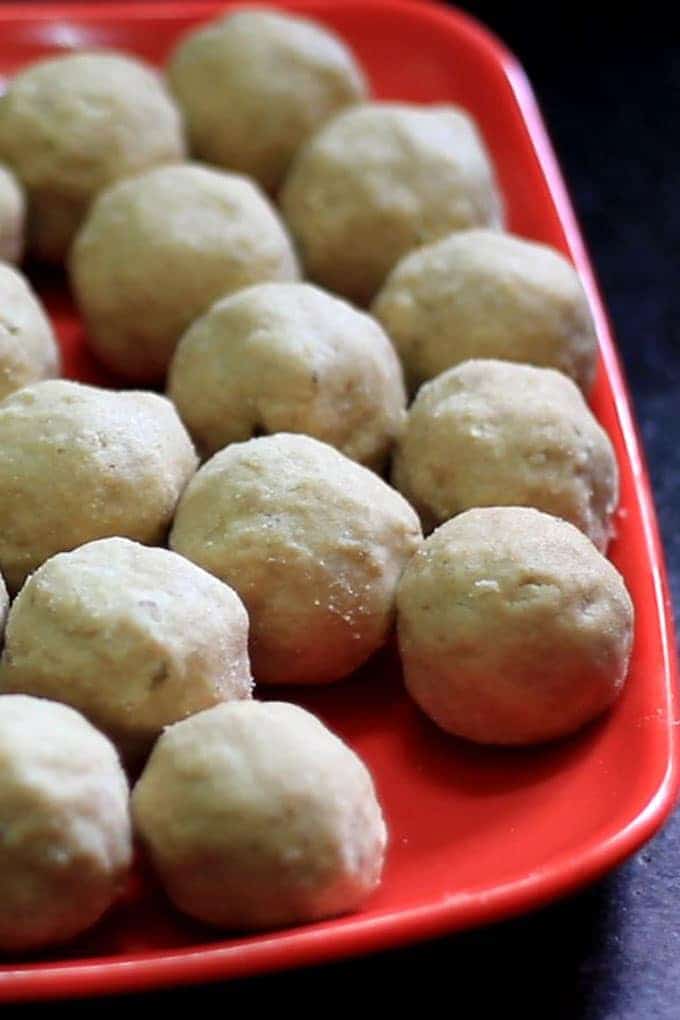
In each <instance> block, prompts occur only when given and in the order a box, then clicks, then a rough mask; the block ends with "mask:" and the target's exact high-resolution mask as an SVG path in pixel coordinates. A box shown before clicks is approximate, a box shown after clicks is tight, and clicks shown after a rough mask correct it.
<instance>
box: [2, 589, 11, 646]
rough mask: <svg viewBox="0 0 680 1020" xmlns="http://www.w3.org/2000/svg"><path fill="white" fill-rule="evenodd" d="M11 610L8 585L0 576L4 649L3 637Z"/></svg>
mask: <svg viewBox="0 0 680 1020" xmlns="http://www.w3.org/2000/svg"><path fill="white" fill-rule="evenodd" d="M8 610H9V595H8V594H7V585H6V584H5V580H4V578H3V576H2V574H0V648H2V641H3V636H4V633H5V623H6V621H7V612H8Z"/></svg>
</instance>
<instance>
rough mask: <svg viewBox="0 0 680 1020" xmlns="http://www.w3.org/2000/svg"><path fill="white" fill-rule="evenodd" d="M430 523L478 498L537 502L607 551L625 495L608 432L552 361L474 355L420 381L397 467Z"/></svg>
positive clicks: (488, 502)
mask: <svg viewBox="0 0 680 1020" xmlns="http://www.w3.org/2000/svg"><path fill="white" fill-rule="evenodd" d="M392 480H393V483H394V485H396V487H397V488H398V489H399V491H400V492H402V493H403V494H404V495H405V496H406V498H407V499H408V500H409V501H410V502H411V503H412V504H413V506H415V507H416V509H417V510H418V511H419V513H420V515H421V519H422V521H423V525H424V527H425V530H426V531H430V530H431V529H432V528H433V527H436V525H438V524H441V523H442V522H443V521H446V520H448V519H449V518H450V517H454V516H455V515H456V514H458V513H461V511H463V510H469V509H470V508H471V507H475V506H533V507H536V508H537V509H538V510H544V511H545V512H546V513H550V514H554V515H555V516H556V517H563V518H564V519H565V520H568V521H571V523H572V524H575V525H576V526H577V527H578V528H580V529H581V531H583V532H585V534H586V535H588V537H589V538H590V539H592V541H593V542H594V543H595V545H596V546H597V547H598V548H599V549H602V550H604V549H605V548H606V546H607V543H608V541H609V538H610V537H611V532H612V515H613V513H614V511H615V509H616V507H617V504H618V499H619V481H618V467H617V463H616V457H615V454H614V450H613V448H612V444H611V442H610V441H609V437H608V436H607V433H606V432H605V431H604V429H603V428H602V427H601V426H600V425H599V424H598V422H597V421H596V420H595V418H594V416H593V414H592V412H591V411H590V409H589V407H588V405H587V404H586V402H585V400H584V399H583V395H582V393H581V391H580V390H579V389H578V387H577V386H576V385H575V383H573V382H572V381H571V379H568V378H567V377H566V376H565V375H562V373H561V372H556V371H555V370H554V369H552V368H534V367H533V366H531V365H515V364H513V363H512V362H509V361H494V360H479V361H466V362H464V363H463V364H462V365H457V366H456V367H455V368H450V369H449V370H448V371H447V372H443V373H442V374H441V375H439V376H437V378H436V379H433V380H432V381H431V382H429V383H425V385H424V386H422V387H421V389H420V391H419V393H418V396H417V397H416V399H415V401H414V402H413V404H412V405H411V409H410V411H409V416H408V422H407V425H406V429H405V431H404V435H403V437H402V440H401V442H400V443H399V444H398V446H397V449H396V453H395V457H394V461H393V467H392Z"/></svg>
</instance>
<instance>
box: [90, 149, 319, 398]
mask: <svg viewBox="0 0 680 1020" xmlns="http://www.w3.org/2000/svg"><path fill="white" fill-rule="evenodd" d="M70 271H71V281H72V285H73V288H74V292H75V296H76V299H77V302H78V304H79V306H80V310H81V312H82V314H83V315H84V317H85V321H86V324H87V328H88V339H89V342H90V345H91V347H92V349H93V350H94V351H95V353H96V354H97V355H98V357H99V358H100V359H101V361H102V362H103V363H104V364H105V365H106V366H107V367H108V368H109V369H112V370H113V371H115V372H119V373H120V374H122V375H125V376H128V377H129V378H131V379H138V380H153V379H159V378H161V377H162V376H163V375H164V374H165V372H166V370H167V367H168V364H169V362H170V359H171V357H172V354H173V352H174V349H175V346H176V344H177V341H178V340H179V338H180V336H181V335H182V333H183V332H184V331H185V330H186V328H187V327H188V326H189V324H190V323H191V322H193V321H194V319H196V318H197V317H198V316H199V315H201V314H202V313H203V312H205V311H206V310H207V309H208V308H209V307H210V305H211V304H213V302H215V301H216V300H217V299H218V298H220V297H223V296H224V295H226V294H230V293H231V292H232V291H235V290H239V289H240V288H241V287H247V286H249V285H250V284H254V283H260V282H263V281H265V280H296V279H297V278H298V276H299V271H298V267H297V262H296V259H295V255H294V253H293V249H292V247H291V244H290V241H289V239H288V236H287V234H286V232H285V229H284V227H283V226H282V224H281V222H280V220H279V219H278V217H277V215H276V213H275V211H274V209H273V208H272V207H271V206H270V204H269V202H268V201H267V199H266V198H265V197H264V195H262V194H261V192H260V191H259V189H258V188H257V187H256V186H255V185H254V184H253V183H251V182H250V181H249V180H246V178H245V177H239V176H237V175H236V174H226V173H222V172H221V171H218V170H209V169H208V168H207V167H201V166H196V165H192V164H186V165H184V166H170V167H160V168H157V169H155V170H151V171H149V172H148V173H145V174H140V175H139V176H137V177H134V178H132V179H130V180H127V181H121V182H120V183H118V184H116V185H114V186H113V187H111V188H109V189H108V190H107V191H105V192H103V194H101V195H100V197H99V198H98V199H97V201H96V202H95V203H94V205H93V206H92V209H91V211H90V213H89V216H88V217H87V219H86V221H85V223H84V225H83V227H82V229H81V230H80V232H79V234H78V236H77V238H76V241H75V244H74V245H73V249H72V252H71V260H70Z"/></svg>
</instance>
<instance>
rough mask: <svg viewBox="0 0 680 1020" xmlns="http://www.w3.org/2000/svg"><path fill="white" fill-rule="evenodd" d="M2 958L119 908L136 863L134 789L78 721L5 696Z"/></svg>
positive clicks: (33, 701) (0, 706) (0, 737)
mask: <svg viewBox="0 0 680 1020" xmlns="http://www.w3.org/2000/svg"><path fill="white" fill-rule="evenodd" d="M0 763H1V767H0V832H1V833H2V839H1V840H0V950H1V951H3V952H6V953H7V952H9V953H19V952H25V951H27V950H34V949H41V948H43V947H45V946H49V945H52V944H57V943H61V942H65V941H66V940H67V939H70V938H73V937H74V936H75V935H78V934H80V932H82V931H85V930H86V929H87V928H89V927H90V926H91V925H93V924H94V923H95V922H96V921H98V920H99V918H100V917H101V916H102V914H103V913H104V912H105V911H106V910H108V908H109V907H110V906H111V905H112V904H113V903H114V902H115V900H116V899H117V897H118V896H119V894H120V892H121V891H122V888H123V886H124V884H125V881H126V877H127V872H128V869H129V866H130V862H131V858H132V831H131V829H132V827H131V824H130V817H129V796H128V785H127V780H126V778H125V774H124V772H123V770H122V768H121V766H120V763H119V761H118V756H117V754H116V751H115V749H114V747H113V745H112V744H111V743H110V742H109V741H108V740H107V739H106V737H105V736H104V735H103V734H101V733H99V732H98V730H96V729H95V728H94V727H93V726H91V725H90V723H88V722H87V721H86V720H85V719H84V718H83V717H82V716H81V715H79V714H78V712H74V710H73V709H72V708H67V707H66V706H65V705H58V704H55V703H54V702H51V701H43V700H42V699H39V698H27V697H24V696H23V695H20V694H15V695H4V696H3V697H0Z"/></svg>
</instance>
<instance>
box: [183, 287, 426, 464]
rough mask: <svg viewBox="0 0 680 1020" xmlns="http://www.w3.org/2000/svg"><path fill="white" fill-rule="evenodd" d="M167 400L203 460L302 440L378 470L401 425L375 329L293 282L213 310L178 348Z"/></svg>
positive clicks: (391, 371) (401, 409)
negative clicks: (280, 440)
mask: <svg viewBox="0 0 680 1020" xmlns="http://www.w3.org/2000/svg"><path fill="white" fill-rule="evenodd" d="M168 393H169V396H170V397H171V398H172V399H173V401H174V402H175V404H176V406H177V409H178V411H179V413H180V415H181V417H182V419H183V421H184V423H185V425H186V426H187V428H188V429H189V431H190V432H191V434H192V436H193V438H194V440H195V441H196V443H197V444H198V446H199V447H200V448H201V449H202V450H203V451H205V452H207V453H214V452H215V451H216V450H220V449H221V448H222V447H223V446H226V445H227V444H228V443H233V442H238V441H240V440H244V439H250V437H251V436H253V435H261V434H262V433H263V432H264V433H269V432H304V433H307V434H308V435H310V436H315V437H316V438H317V439H322V440H323V441H324V442H327V443H330V444H331V446H335V447H337V449H339V450H342V452H343V453H344V454H346V455H347V456H348V457H351V458H352V460H357V461H359V462H360V463H362V464H367V465H368V466H369V467H373V468H376V469H380V468H381V467H383V465H384V463H385V460H386V459H387V456H388V454H389V452H390V449H391V447H392V443H393V441H394V440H395V438H396V437H397V436H398V435H399V434H400V433H401V430H402V427H403V425H404V422H405V418H406V394H405V392H404V383H403V379H402V374H401V366H400V364H399V359H398V358H397V355H396V354H395V352H394V348H393V347H392V344H391V343H390V341H389V340H388V338H387V337H386V336H385V334H384V332H383V331H382V329H381V328H380V326H379V325H378V323H377V322H376V321H375V320H374V319H372V318H371V317H370V316H369V315H366V314H364V313H363V312H360V311H358V310H357V309H356V308H353V307H352V306H351V305H349V304H347V302H345V301H341V300H339V299H338V298H334V297H332V296H331V295H330V294H326V293H324V291H322V290H318V289H317V288H316V287H311V286H309V285H308V284H302V283H262V284H259V285H258V286H256V287H251V288H248V289H247V290H242V291H239V293H237V294H234V295H232V296H231V297H228V298H225V299H224V300H223V301H220V302H219V303H218V304H216V305H213V307H212V308H211V309H210V311H208V312H207V313H206V314H205V315H204V316H203V317H202V318H201V319H198V320H197V321H196V322H195V323H194V324H193V325H192V326H191V327H190V329H189V331H188V333H186V334H185V335H184V337H183V339H182V340H181V342H180V344H179V347H178V348H177V351H176V353H175V357H174V361H173V363H172V367H171V370H170V376H169V387H168Z"/></svg>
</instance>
